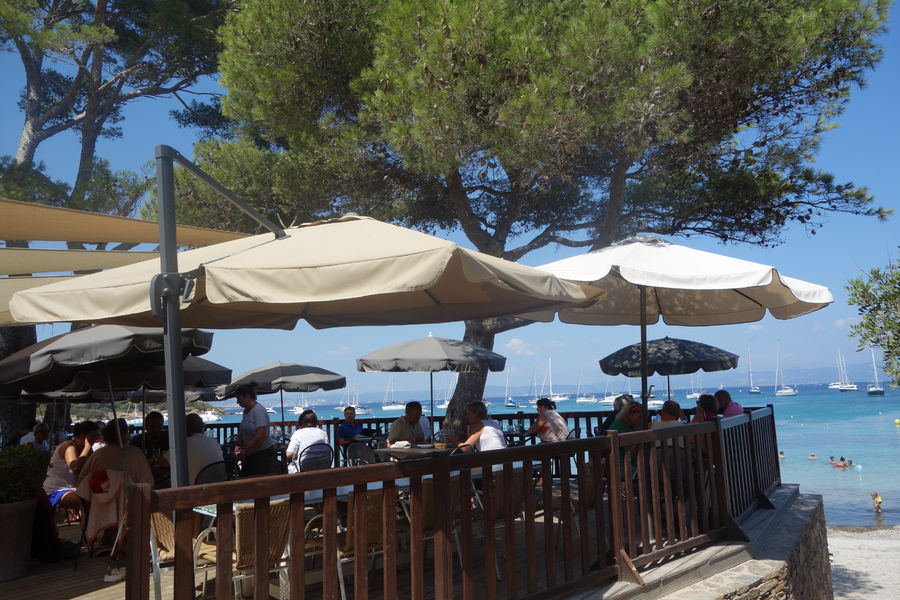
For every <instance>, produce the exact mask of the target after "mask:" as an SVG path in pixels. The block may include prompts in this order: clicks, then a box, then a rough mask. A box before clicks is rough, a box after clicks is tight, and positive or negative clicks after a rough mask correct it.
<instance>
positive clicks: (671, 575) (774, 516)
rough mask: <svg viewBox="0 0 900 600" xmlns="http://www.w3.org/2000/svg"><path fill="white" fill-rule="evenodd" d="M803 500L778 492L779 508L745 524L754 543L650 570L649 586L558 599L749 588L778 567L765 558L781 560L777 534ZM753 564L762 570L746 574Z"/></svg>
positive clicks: (652, 597)
mask: <svg viewBox="0 0 900 600" xmlns="http://www.w3.org/2000/svg"><path fill="white" fill-rule="evenodd" d="M798 498H799V487H798V486H796V485H790V484H788V485H782V486H781V487H779V488H777V489H776V490H775V491H774V492H773V493H772V495H771V496H770V498H769V499H770V500H771V501H772V503H773V504H774V505H775V508H774V509H758V510H756V511H754V512H753V514H752V515H751V516H750V517H748V518H747V519H746V520H745V521H744V522H743V523H742V524H741V527H742V529H743V530H744V532H745V533H746V534H747V535H748V537H749V538H750V542H743V541H722V542H719V543H717V544H714V545H712V546H708V547H705V548H700V549H696V550H693V551H691V552H689V553H687V554H685V555H684V556H681V557H679V558H676V559H673V560H670V561H668V562H665V563H663V564H660V565H656V566H653V567H649V568H645V569H643V570H641V577H642V578H643V580H644V585H637V584H634V583H626V582H609V581H607V582H605V583H604V584H602V585H600V586H598V587H595V588H594V589H591V590H590V591H588V590H586V589H582V590H580V591H578V592H575V593H572V592H569V593H566V594H562V595H560V596H558V597H559V598H567V599H573V600H574V599H588V598H592V599H594V598H603V599H604V600H606V599H609V600H631V599H640V600H656V599H658V598H666V599H671V600H707V599H711V598H718V597H720V596H721V594H718V591H719V590H721V589H724V588H727V587H729V586H735V587H731V588H730V589H734V590H736V589H740V588H741V587H742V586H744V585H750V584H751V583H752V582H753V581H757V580H758V579H759V578H760V575H759V574H758V573H757V572H758V571H759V570H760V569H763V570H765V569H766V568H771V567H773V566H774V565H775V564H776V563H775V562H772V561H769V562H771V564H763V562H766V561H765V560H764V559H763V557H764V556H765V555H767V554H778V552H774V551H773V546H772V543H773V540H775V539H776V538H784V536H778V535H777V532H778V531H779V530H780V529H781V528H782V524H783V521H784V519H785V518H787V517H788V515H789V514H790V513H791V509H792V507H793V505H794V503H795V502H796V501H797V500H798ZM787 541H788V540H787V539H786V538H784V539H783V543H787ZM760 559H763V560H760ZM750 563H759V564H758V565H756V567H757V568H754V569H749V570H746V572H744V571H741V569H740V567H741V566H742V565H746V564H750ZM766 572H769V571H766ZM724 573H728V574H729V576H728V577H722V575H723V574H724ZM716 578H719V579H720V581H719V585H716V586H715V589H714V590H713V588H712V587H710V582H711V581H712V580H713V579H716ZM703 589H707V591H708V592H711V593H706V592H704V593H702V594H701V593H700V592H699V590H703ZM687 590H691V591H690V592H687Z"/></svg>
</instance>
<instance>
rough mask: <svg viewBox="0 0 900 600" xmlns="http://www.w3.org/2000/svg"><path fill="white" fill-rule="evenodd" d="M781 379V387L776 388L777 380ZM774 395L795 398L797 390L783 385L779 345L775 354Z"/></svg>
mask: <svg viewBox="0 0 900 600" xmlns="http://www.w3.org/2000/svg"><path fill="white" fill-rule="evenodd" d="M779 377H780V378H781V387H780V388H779V387H778V378H779ZM775 395H776V396H796V395H797V388H793V387H791V386H789V385H785V383H784V373H783V372H782V371H781V345H780V344H779V345H778V352H776V353H775Z"/></svg>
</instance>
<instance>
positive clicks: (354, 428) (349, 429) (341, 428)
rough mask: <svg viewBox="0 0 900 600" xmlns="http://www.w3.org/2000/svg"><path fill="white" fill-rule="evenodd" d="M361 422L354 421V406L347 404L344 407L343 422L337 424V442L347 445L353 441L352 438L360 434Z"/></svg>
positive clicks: (361, 429) (361, 430)
mask: <svg viewBox="0 0 900 600" xmlns="http://www.w3.org/2000/svg"><path fill="white" fill-rule="evenodd" d="M362 432H363V426H362V423H357V422H356V408H354V407H353V406H348V407H347V408H345V409H344V422H343V423H341V424H340V425H338V430H337V439H338V444H340V445H341V446H347V445H349V444H351V443H353V439H354V438H355V437H356V436H358V435H362Z"/></svg>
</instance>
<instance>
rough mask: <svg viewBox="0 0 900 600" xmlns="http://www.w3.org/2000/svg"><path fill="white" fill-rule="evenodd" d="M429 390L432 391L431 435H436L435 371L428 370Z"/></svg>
mask: <svg viewBox="0 0 900 600" xmlns="http://www.w3.org/2000/svg"><path fill="white" fill-rule="evenodd" d="M428 390H429V391H430V392H431V419H430V422H431V435H434V371H428Z"/></svg>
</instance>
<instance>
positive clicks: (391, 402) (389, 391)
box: [381, 375, 406, 411]
mask: <svg viewBox="0 0 900 600" xmlns="http://www.w3.org/2000/svg"><path fill="white" fill-rule="evenodd" d="M404 409H406V404H404V403H402V402H397V400H396V399H395V398H394V376H393V375H391V376H390V378H389V379H388V384H387V388H386V389H385V390H384V398H383V399H382V400H381V410H384V411H394V410H404Z"/></svg>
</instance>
